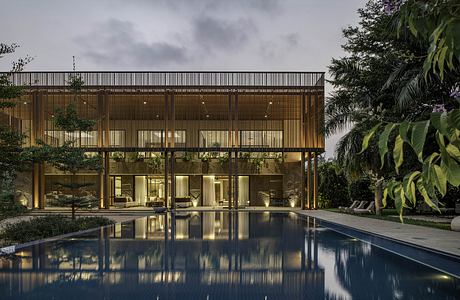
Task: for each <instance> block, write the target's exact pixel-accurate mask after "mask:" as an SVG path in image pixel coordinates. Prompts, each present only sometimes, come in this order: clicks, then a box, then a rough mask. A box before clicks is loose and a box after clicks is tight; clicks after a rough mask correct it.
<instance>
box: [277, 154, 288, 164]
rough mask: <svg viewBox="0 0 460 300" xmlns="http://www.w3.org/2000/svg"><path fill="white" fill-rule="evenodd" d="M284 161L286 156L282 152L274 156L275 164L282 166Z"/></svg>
mask: <svg viewBox="0 0 460 300" xmlns="http://www.w3.org/2000/svg"><path fill="white" fill-rule="evenodd" d="M285 159H286V155H285V154H284V153H283V152H277V153H276V154H275V163H277V164H282V163H284V160H285Z"/></svg>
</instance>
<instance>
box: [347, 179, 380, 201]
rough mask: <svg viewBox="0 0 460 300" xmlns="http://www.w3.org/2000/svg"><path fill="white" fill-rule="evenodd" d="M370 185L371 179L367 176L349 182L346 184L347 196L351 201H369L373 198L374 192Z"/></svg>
mask: <svg viewBox="0 0 460 300" xmlns="http://www.w3.org/2000/svg"><path fill="white" fill-rule="evenodd" d="M370 186H371V181H370V180H369V179H367V178H361V179H359V180H356V181H354V182H351V183H350V185H349V186H348V197H349V198H350V200H351V201H371V200H372V199H373V198H374V194H373V193H372V191H371V188H370Z"/></svg>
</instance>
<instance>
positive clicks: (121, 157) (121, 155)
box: [110, 152, 125, 162]
mask: <svg viewBox="0 0 460 300" xmlns="http://www.w3.org/2000/svg"><path fill="white" fill-rule="evenodd" d="M110 158H111V159H113V160H114V161H116V162H122V161H124V160H125V155H124V153H123V152H112V153H111V154H110Z"/></svg>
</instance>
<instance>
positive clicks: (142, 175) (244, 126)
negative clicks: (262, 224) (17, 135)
mask: <svg viewBox="0 0 460 300" xmlns="http://www.w3.org/2000/svg"><path fill="white" fill-rule="evenodd" d="M71 76H79V77H81V78H82V80H83V81H84V83H85V84H84V86H83V89H82V91H81V92H80V93H79V94H78V96H77V97H76V98H75V97H74V96H73V95H72V93H71V91H70V90H69V87H68V82H69V78H71ZM11 80H12V82H13V83H14V84H15V85H22V86H25V88H26V93H24V95H23V96H22V97H21V98H20V99H15V101H16V104H17V105H16V106H15V107H14V108H8V109H5V110H4V111H3V112H1V117H0V121H1V122H2V123H6V124H8V125H9V126H11V127H13V128H15V129H17V130H20V131H22V132H23V133H24V134H25V135H26V136H27V138H26V140H25V142H26V146H28V145H34V144H35V143H36V140H38V139H40V140H44V141H45V142H47V143H49V144H53V145H56V146H57V145H60V144H62V143H63V142H64V141H66V140H69V139H72V140H75V141H76V145H77V146H79V147H84V148H85V149H87V151H88V152H89V153H99V154H101V155H102V157H103V161H104V171H103V172H101V173H100V174H93V173H82V174H81V178H80V179H81V180H83V181H91V182H95V185H94V189H93V190H92V193H93V194H94V195H95V196H96V197H98V198H99V199H100V207H101V208H109V207H110V206H112V205H114V198H117V193H118V195H120V194H124V195H125V196H126V197H128V196H129V197H131V198H135V201H138V203H142V205H145V204H148V202H149V199H151V198H154V199H157V198H161V196H160V194H161V195H163V196H162V198H163V201H164V205H165V206H168V207H176V199H179V198H180V200H183V198H187V197H188V198H190V199H192V198H196V199H195V200H196V203H195V202H194V203H193V205H194V206H198V205H205V204H206V203H207V204H209V203H212V204H211V205H212V206H214V205H213V204H218V203H217V200H219V203H220V204H222V203H223V205H224V206H225V207H229V208H238V207H239V206H247V205H254V206H258V205H261V204H262V203H263V204H265V205H266V206H268V205H285V204H287V203H290V205H291V206H301V207H302V208H307V209H315V208H317V184H318V178H317V158H318V155H319V154H321V153H322V152H324V146H325V145H324V135H323V122H324V119H323V118H324V73H308V72H77V73H74V72H22V73H13V74H11ZM69 103H73V104H74V105H75V106H76V108H77V112H78V114H79V115H80V116H82V117H84V118H87V119H92V120H95V121H96V126H95V127H94V128H93V130H92V131H89V132H80V133H75V134H72V135H69V134H67V133H64V132H62V131H59V130H58V129H57V128H55V125H54V122H53V118H54V113H55V111H56V109H57V108H62V107H65V106H66V105H67V104H69ZM155 157H156V158H159V159H160V160H161V165H160V166H159V168H155V169H152V168H151V164H149V163H148V162H149V160H151V159H153V158H155ZM149 166H150V167H149ZM57 176H59V178H61V179H62V178H65V177H66V176H67V175H65V174H59V172H58V171H56V170H54V169H52V168H51V167H49V166H46V165H45V164H36V165H34V167H33V175H32V180H31V191H30V194H31V198H32V199H31V200H30V205H31V206H32V207H34V208H43V207H45V206H47V200H46V199H47V197H51V196H52V195H53V193H54V194H55V193H57V192H58V191H54V190H53V185H52V183H53V182H55V181H56V178H57ZM158 182H159V183H158ZM161 182H163V185H162V186H161ZM117 184H118V185H117ZM158 184H159V187H158V186H157V185H158ZM129 185H130V186H131V188H130V189H129V188H128V186H129ZM119 186H120V187H119ZM123 187H124V188H125V190H124V191H123ZM136 187H137V192H136ZM209 187H212V189H213V191H214V189H215V195H214V196H213V195H208V196H205V193H206V191H207V190H209ZM144 189H146V190H145V191H144ZM59 193H62V192H61V191H59ZM193 193H195V194H193ZM211 194H212V193H211ZM152 195H153V196H152ZM267 195H268V198H267ZM206 197H208V200H209V199H211V200H209V201H211V202H209V203H208V202H206V201H207V200H206ZM210 197H211V198H210ZM213 197H214V200H212V198H213ZM242 198H244V199H245V200H244V201H243V202H241V199H242ZM265 198H267V199H268V200H265ZM145 199H146V200H145ZM192 200H193V199H192ZM267 201H268V205H267Z"/></svg>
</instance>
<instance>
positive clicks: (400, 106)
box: [326, 0, 458, 213]
mask: <svg viewBox="0 0 460 300" xmlns="http://www.w3.org/2000/svg"><path fill="white" fill-rule="evenodd" d="M385 2H388V3H390V6H391V7H390V9H393V7H395V6H396V7H401V5H400V2H401V1H385ZM411 2H413V1H411ZM423 2H425V1H423ZM435 2H436V1H435ZM387 12H388V8H387V7H385V6H382V2H381V1H373V0H371V1H369V2H368V3H367V5H366V7H365V8H364V9H361V10H359V14H360V17H361V21H360V24H359V26H358V27H349V28H346V29H345V30H344V36H345V38H346V39H347V42H346V43H345V45H344V46H343V48H344V49H345V50H346V51H347V52H348V53H349V56H347V57H345V58H341V59H335V60H333V61H332V65H331V66H330V68H329V69H330V72H331V75H332V80H331V83H332V85H333V86H334V87H335V89H336V91H335V92H334V93H333V94H332V95H331V97H329V99H328V103H327V105H326V133H327V134H331V133H334V132H337V131H338V130H341V129H344V128H347V127H351V130H350V131H349V132H348V133H347V134H346V135H345V136H344V137H343V138H342V140H341V141H340V142H339V144H338V147H337V158H338V161H339V162H340V163H341V164H342V166H343V167H344V168H345V170H347V173H348V175H349V176H350V177H351V178H353V177H354V178H359V176H357V175H359V173H364V175H365V176H367V177H369V178H371V180H372V182H373V185H374V187H375V202H376V212H377V213H379V211H380V199H382V198H383V196H384V195H383V190H384V189H383V187H384V182H385V180H386V179H389V178H393V177H394V176H398V174H397V172H396V170H395V168H394V162H393V160H391V159H389V156H391V155H393V149H390V150H388V151H387V152H388V155H387V156H385V155H383V156H382V155H381V154H380V153H379V149H381V148H382V149H384V148H385V146H384V145H383V144H382V143H379V142H378V141H376V140H372V139H370V140H368V141H367V144H368V147H369V151H365V152H362V151H361V148H362V144H363V142H364V141H363V140H364V139H366V137H365V136H366V133H367V132H369V131H370V130H372V129H373V128H375V130H374V132H376V134H377V135H379V136H380V135H383V136H388V138H390V139H392V138H394V137H395V135H396V134H395V131H393V130H390V128H386V127H385V126H377V125H378V124H381V123H384V124H387V123H395V122H400V121H401V120H407V121H408V122H417V121H420V120H425V119H427V118H429V115H430V113H431V111H432V110H433V108H434V107H438V106H442V107H443V108H447V109H452V108H455V107H456V106H457V105H458V103H457V102H456V101H454V100H453V99H452V97H450V96H449V94H450V93H451V89H452V86H453V84H454V83H455V82H456V81H458V76H455V74H458V73H455V72H457V71H455V72H454V73H452V72H451V73H450V74H445V75H444V76H443V78H441V76H438V75H436V74H434V73H428V74H425V73H424V65H425V64H426V63H425V60H426V58H427V56H428V49H429V47H430V41H429V39H422V38H420V36H419V37H417V36H414V35H413V34H412V32H411V29H410V26H398V22H397V21H396V19H395V16H394V15H393V14H388V13H387ZM398 28H399V29H398ZM376 126H377V127H376ZM429 139H430V140H431V141H433V142H434V136H433V137H429ZM405 151H406V150H405ZM360 153H361V154H360ZM405 157H406V159H405V162H404V164H403V165H401V166H400V168H402V172H406V171H407V172H408V171H411V170H415V169H416V168H417V164H418V163H417V161H418V159H417V156H416V155H414V154H413V153H411V152H410V151H406V152H405Z"/></svg>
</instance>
